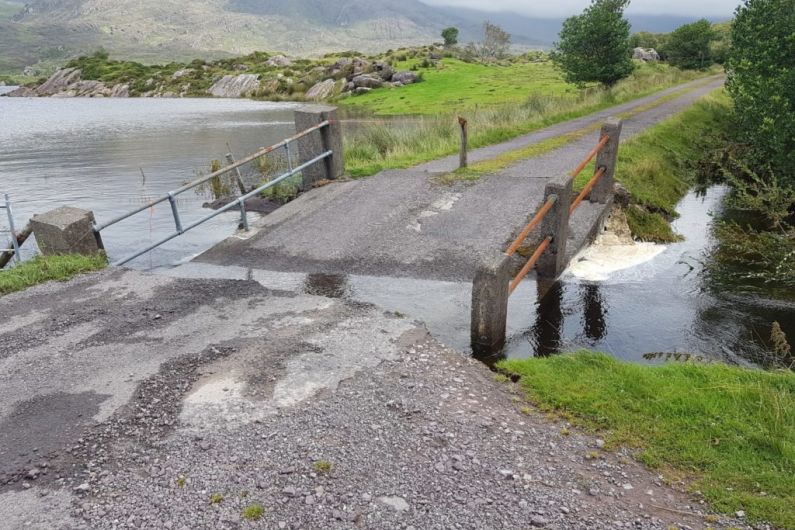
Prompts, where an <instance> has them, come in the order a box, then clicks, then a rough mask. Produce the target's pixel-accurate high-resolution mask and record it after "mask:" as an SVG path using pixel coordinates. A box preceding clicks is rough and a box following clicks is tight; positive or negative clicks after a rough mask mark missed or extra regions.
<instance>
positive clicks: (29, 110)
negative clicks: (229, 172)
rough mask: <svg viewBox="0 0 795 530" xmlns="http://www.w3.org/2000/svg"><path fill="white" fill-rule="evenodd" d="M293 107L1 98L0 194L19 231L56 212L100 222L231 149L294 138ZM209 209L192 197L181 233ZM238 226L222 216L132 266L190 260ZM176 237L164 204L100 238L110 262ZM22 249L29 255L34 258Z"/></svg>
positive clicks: (182, 202) (203, 197) (187, 198)
mask: <svg viewBox="0 0 795 530" xmlns="http://www.w3.org/2000/svg"><path fill="white" fill-rule="evenodd" d="M3 88H7V87H3ZM295 107H296V105H295V104H291V103H268V102H256V101H250V100H245V99H148V98H147V99H110V98H108V99H85V98H69V99H59V98H7V97H3V98H0V193H3V192H5V193H8V194H10V195H11V199H12V203H13V205H14V210H15V218H16V223H17V224H18V225H20V226H21V225H23V224H24V223H25V222H26V221H27V219H28V218H30V217H31V216H32V215H33V214H36V213H42V212H45V211H47V210H50V209H53V208H56V207H58V206H62V205H68V206H75V207H79V208H85V209H87V210H92V211H93V212H94V214H95V216H96V218H97V220H98V221H100V222H102V221H103V220H107V219H110V218H112V217H114V216H116V215H118V214H121V213H124V212H126V211H129V210H132V209H133V208H135V207H137V206H140V205H142V204H145V203H146V202H148V201H149V200H151V199H153V198H156V197H158V196H160V195H162V194H164V193H166V192H168V191H170V190H172V189H174V188H176V187H179V186H180V185H182V184H183V183H185V182H187V181H189V180H191V179H193V178H195V177H196V176H197V175H199V174H200V173H201V172H205V173H207V172H209V167H210V163H211V161H212V160H214V159H219V160H223V158H224V156H225V154H226V153H227V152H229V150H230V149H231V151H232V153H233V154H234V155H235V156H236V157H237V158H241V157H242V156H243V155H245V154H248V153H251V152H253V151H255V150H256V149H258V148H260V147H264V146H267V145H271V144H273V143H276V142H278V141H280V140H282V139H284V138H285V137H287V136H290V135H292V134H293V133H294V129H295V127H294V124H293V110H294V108H295ZM227 146H228V147H227ZM208 199H210V197H209V196H208V195H207V194H205V193H195V192H193V191H191V192H188V193H185V194H182V195H180V197H179V207H180V213H181V214H182V215H183V223H187V222H189V221H190V220H192V219H197V218H199V217H201V216H202V215H205V214H207V213H208V210H207V209H205V208H202V204H203V203H205V202H206V201H207V200H208ZM238 218H239V215H238V214H237V213H234V212H230V213H227V214H222V215H220V216H218V217H217V218H215V219H213V220H212V221H210V222H208V223H206V224H204V225H202V226H200V227H198V228H196V229H195V230H193V231H190V232H188V233H186V234H185V235H183V236H181V237H178V238H176V239H174V240H172V241H170V242H169V243H167V244H166V245H164V246H163V247H160V248H159V249H157V250H155V251H153V252H151V253H149V254H147V255H145V256H143V257H141V258H138V259H137V260H135V261H134V262H131V263H130V266H133V267H137V268H151V267H156V266H162V265H167V264H172V263H175V262H177V261H180V260H184V259H186V258H189V257H191V256H193V255H195V254H197V253H199V252H202V251H203V250H205V249H207V248H209V247H210V246H212V245H213V244H215V243H217V242H218V241H220V240H222V239H223V238H225V237H227V236H229V235H230V234H231V233H232V232H233V231H234V230H235V229H236V227H237V223H238ZM3 224H4V223H3ZM173 229H174V223H173V219H172V216H171V211H170V207H169V205H168V203H163V204H160V205H158V206H156V207H154V208H152V209H150V210H148V211H145V212H142V213H141V214H138V215H136V216H134V217H132V218H130V219H129V220H127V221H124V222H122V223H120V224H118V225H115V226H112V227H110V228H108V229H106V230H103V232H102V237H103V240H104V243H105V246H106V248H107V251H108V254H109V256H110V258H111V259H116V258H121V257H123V256H125V255H128V254H129V253H130V252H131V251H133V250H136V249H138V248H142V247H144V246H146V245H147V244H148V243H149V242H153V241H155V240H157V239H159V238H160V237H162V236H164V235H167V234H168V233H169V232H173ZM26 247H27V248H26V254H27V255H29V254H30V253H32V252H33V248H32V246H28V244H26Z"/></svg>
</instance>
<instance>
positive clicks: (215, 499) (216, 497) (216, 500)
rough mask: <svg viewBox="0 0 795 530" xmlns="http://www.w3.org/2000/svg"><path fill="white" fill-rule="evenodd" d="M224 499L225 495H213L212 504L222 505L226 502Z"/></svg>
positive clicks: (211, 496)
mask: <svg viewBox="0 0 795 530" xmlns="http://www.w3.org/2000/svg"><path fill="white" fill-rule="evenodd" d="M224 498H225V497H224V494H223V493H213V494H212V495H210V504H221V503H222V502H224Z"/></svg>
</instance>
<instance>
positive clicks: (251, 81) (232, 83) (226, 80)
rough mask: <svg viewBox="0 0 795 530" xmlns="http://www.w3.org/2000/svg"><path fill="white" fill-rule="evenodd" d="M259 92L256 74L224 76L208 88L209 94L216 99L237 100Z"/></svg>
mask: <svg viewBox="0 0 795 530" xmlns="http://www.w3.org/2000/svg"><path fill="white" fill-rule="evenodd" d="M257 90H259V76H258V75H256V74H240V75H225V76H223V77H222V78H221V79H219V80H218V81H216V82H215V83H213V86H211V87H210V90H209V92H210V94H212V95H213V96H215V97H218V98H239V97H242V96H246V95H249V94H252V93H254V92H256V91H257Z"/></svg>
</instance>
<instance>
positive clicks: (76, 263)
mask: <svg viewBox="0 0 795 530" xmlns="http://www.w3.org/2000/svg"><path fill="white" fill-rule="evenodd" d="M107 264H108V260H107V258H106V257H105V255H104V254H97V255H95V256H80V255H76V254H67V255H63V256H41V255H39V256H36V257H34V258H33V259H30V260H27V261H23V262H22V263H20V264H19V265H17V266H15V267H12V268H10V269H4V270H1V271H0V296H4V295H7V294H9V293H13V292H15V291H22V290H23V289H27V288H28V287H32V286H34V285H38V284H40V283H44V282H48V281H50V280H57V281H61V282H64V281H66V280H69V279H71V278H73V277H75V276H77V275H78V274H82V273H85V272H91V271H96V270H100V269H103V268H105V266H107Z"/></svg>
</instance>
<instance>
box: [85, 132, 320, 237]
mask: <svg viewBox="0 0 795 530" xmlns="http://www.w3.org/2000/svg"><path fill="white" fill-rule="evenodd" d="M329 124H330V122H329V121H328V120H327V121H323V122H321V123H318V124H317V125H314V126H312V127H310V128H308V129H306V130H305V131H301V132H300V133H298V134H296V135H294V136H291V137H289V138H286V139H284V140H282V141H281V142H279V143H277V144H273V145H271V146H269V147H265V148H263V149H260V150H259V151H257V152H256V153H254V154H251V155H249V156H247V157H245V158H243V159H241V160H238V161H237V162H235V163H233V164H231V165H228V166H226V167H222V168H221V169H219V170H218V171H214V172H212V173H210V174H209V175H206V176H204V177H201V178H199V179H196V180H194V181H191V182H188V183H187V184H185V185H183V186H181V187H179V188H177V189H175V190H173V191H170V192H168V193H167V194H166V195H164V196H162V197H160V198H159V199H155V200H154V201H151V202H149V203H147V204H145V205H144V206H141V207H139V208H136V209H135V210H132V211H129V212H127V213H125V214H122V215H120V216H118V217H114V218H113V219H111V220H110V221H107V222H105V223H100V224H95V225H94V231H95V232H100V231H102V230H104V229H105V228H107V227H109V226H111V225H114V224H116V223H118V222H120V221H124V220H125V219H127V218H128V217H132V216H133V215H135V214H137V213H141V212H143V211H144V210H148V209H149V208H151V207H152V206H156V205H158V204H160V203H161V202H165V201H169V202H171V203H172V209H173V208H174V197H175V196H177V195H179V194H180V193H184V192H186V191H188V190H191V189H193V188H195V187H196V186H199V185H201V184H204V183H205V182H207V181H209V180H212V179H214V178H217V177H220V176H221V175H224V174H226V173H229V172H230V171H232V170H234V169H237V168H239V167H240V166H244V165H246V164H248V163H249V162H252V161H254V160H256V159H257V158H259V157H261V156H264V155H267V154H268V153H271V152H273V151H275V150H276V149H279V148H282V147H284V148H286V149H288V153H289V144H290V143H291V142H294V141H296V140H298V139H299V138H302V137H304V136H306V135H308V134H310V133H312V132H314V131H317V130H319V129H322V128H323V127H327V126H328V125H329Z"/></svg>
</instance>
